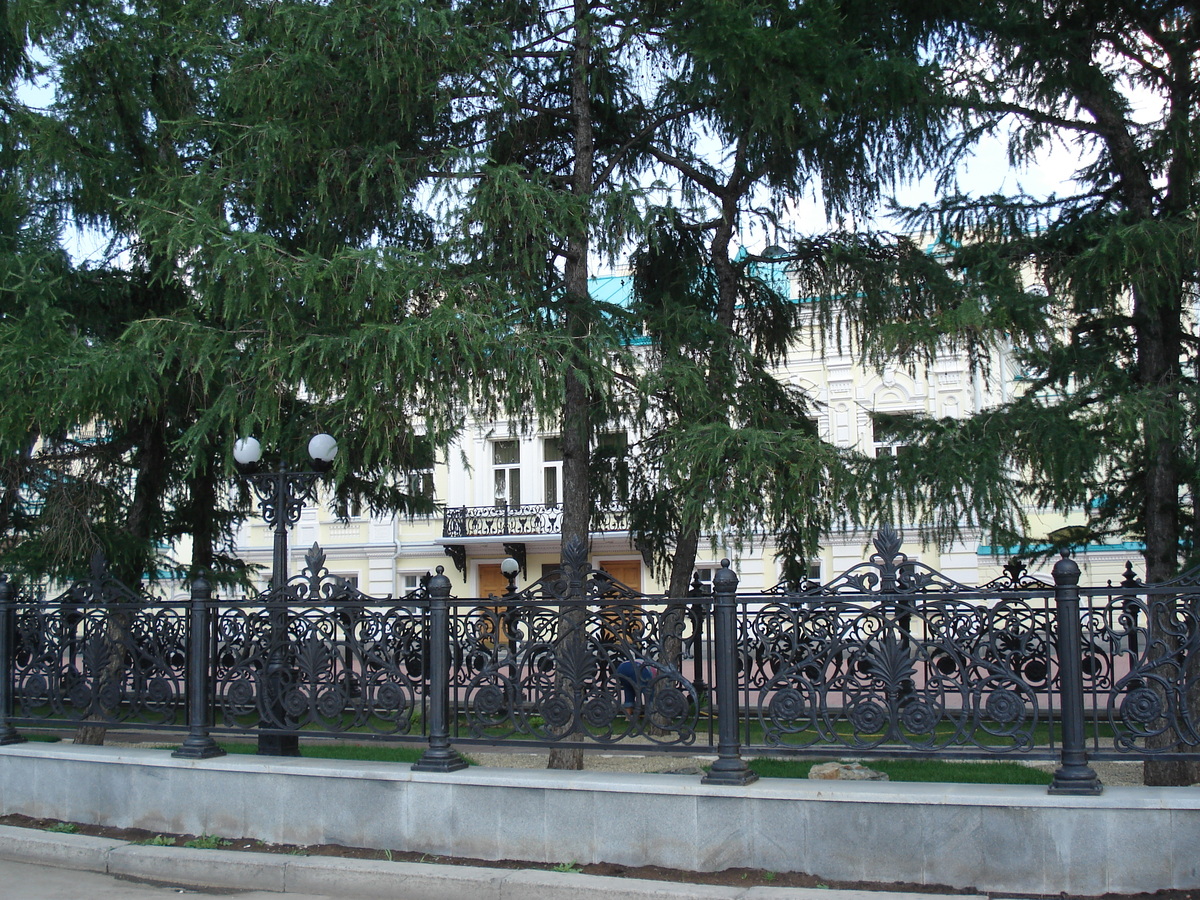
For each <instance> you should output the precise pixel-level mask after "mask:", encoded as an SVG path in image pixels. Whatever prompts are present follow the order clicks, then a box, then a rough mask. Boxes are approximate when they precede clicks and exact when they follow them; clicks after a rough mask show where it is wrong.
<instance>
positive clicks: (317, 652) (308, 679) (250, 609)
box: [213, 544, 429, 737]
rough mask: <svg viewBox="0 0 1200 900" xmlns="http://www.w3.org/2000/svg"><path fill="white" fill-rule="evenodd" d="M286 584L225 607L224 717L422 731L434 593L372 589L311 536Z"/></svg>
mask: <svg viewBox="0 0 1200 900" xmlns="http://www.w3.org/2000/svg"><path fill="white" fill-rule="evenodd" d="M305 562H306V566H305V569H304V571H303V572H302V573H301V574H300V575H297V576H295V577H294V578H292V579H289V581H288V582H287V584H286V585H284V586H283V587H282V588H281V589H280V590H268V591H266V592H264V593H263V594H261V595H259V596H258V597H256V598H255V599H254V600H253V601H251V602H246V603H242V604H238V605H235V606H228V607H226V608H223V609H220V610H219V612H218V614H217V616H216V621H215V625H214V631H215V646H216V651H215V661H214V667H213V675H214V677H213V683H214V685H215V695H216V704H217V711H218V714H219V717H220V718H219V721H218V727H220V728H223V729H227V730H246V731H249V730H253V729H260V728H268V729H274V730H278V731H297V730H305V731H308V732H311V733H325V734H343V733H346V732H361V733H364V734H369V735H375V736H393V737H400V736H407V735H411V734H414V733H419V731H420V728H421V725H422V710H423V708H424V698H425V697H426V695H427V672H428V667H429V656H428V654H429V650H428V644H429V641H428V637H427V635H428V618H427V615H426V612H425V610H426V608H427V606H428V598H427V596H426V592H425V591H424V589H418V590H416V591H411V592H409V593H408V594H406V595H405V596H404V597H402V598H400V599H394V598H391V597H372V596H370V595H367V594H364V593H362V592H361V591H359V590H357V589H355V588H352V587H351V586H350V585H349V584H348V583H347V582H346V581H345V579H343V578H340V577H339V576H337V575H332V574H330V572H329V570H328V569H326V568H325V554H324V552H322V551H321V549H320V547H318V546H317V545H315V544H314V545H313V547H312V549H310V550H309V552H308V554H307V555H306V556H305Z"/></svg>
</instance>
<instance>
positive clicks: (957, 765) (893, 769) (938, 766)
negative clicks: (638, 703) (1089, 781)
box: [748, 757, 1054, 785]
mask: <svg viewBox="0 0 1200 900" xmlns="http://www.w3.org/2000/svg"><path fill="white" fill-rule="evenodd" d="M822 762H829V760H825V759H769V758H766V757H758V758H756V759H752V760H750V761H749V762H748V765H749V766H750V768H751V769H753V770H754V772H756V773H757V774H758V775H759V776H761V777H762V778H807V777H808V770H809V769H811V768H812V767H813V766H815V765H817V764H818V763H822ZM863 765H865V766H867V767H869V768H872V769H874V770H876V771H877V772H885V773H886V774H887V775H888V777H889V778H891V780H892V781H940V782H949V783H951V784H1041V785H1047V784H1049V783H1050V782H1051V781H1052V780H1053V778H1054V776H1053V775H1051V774H1050V773H1049V772H1044V771H1042V770H1041V769H1032V768H1030V767H1029V766H1024V765H1021V764H1020V763H1016V762H1009V761H1001V762H947V761H945V760H940V759H874V760H866V761H864V762H863Z"/></svg>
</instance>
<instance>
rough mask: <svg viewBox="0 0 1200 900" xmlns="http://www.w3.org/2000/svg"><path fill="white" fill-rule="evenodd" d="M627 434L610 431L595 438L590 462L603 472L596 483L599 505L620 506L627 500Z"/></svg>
mask: <svg viewBox="0 0 1200 900" xmlns="http://www.w3.org/2000/svg"><path fill="white" fill-rule="evenodd" d="M628 457H629V435H627V434H626V433H625V432H624V431H611V432H608V433H606V434H601V435H600V436H599V437H598V438H597V439H596V450H595V452H594V453H593V459H592V463H593V466H594V467H595V469H596V471H597V472H602V473H603V478H602V480H601V482H600V484H599V485H598V488H599V493H600V502H601V506H622V505H624V504H625V503H627V502H629V459H628Z"/></svg>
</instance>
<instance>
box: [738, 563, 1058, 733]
mask: <svg viewBox="0 0 1200 900" xmlns="http://www.w3.org/2000/svg"><path fill="white" fill-rule="evenodd" d="M843 584H844V582H843ZM987 603H988V600H987V598H984V597H972V598H970V599H968V598H966V597H963V596H957V595H951V596H940V595H936V594H935V595H929V596H921V597H911V596H909V597H900V598H897V597H894V596H893V597H886V598H882V599H880V600H878V601H877V602H874V603H867V602H857V601H850V600H832V599H825V600H821V601H819V602H809V603H805V604H797V603H778V602H775V603H767V604H765V605H762V606H760V607H758V608H755V607H754V606H753V605H752V604H747V603H745V602H743V606H742V617H743V625H742V627H741V629H740V633H741V634H742V636H743V637H742V641H741V646H740V647H739V653H740V656H741V663H742V679H743V685H744V687H743V690H744V695H745V696H746V697H747V702H748V705H749V708H750V710H751V717H752V720H753V721H754V722H755V723H756V724H757V726H758V728H759V729H761V738H760V739H758V740H754V739H753V735H752V734H751V733H750V731H749V730H748V737H751V740H748V743H753V744H756V745H761V746H765V747H771V748H777V749H791V750H796V749H814V748H826V747H828V748H839V749H844V750H854V751H870V750H875V749H878V748H884V747H898V748H902V749H907V750H915V751H921V752H933V751H937V750H944V749H950V748H964V747H966V748H972V749H974V750H978V751H984V752H987V753H1011V752H1025V751H1029V750H1032V749H1033V748H1034V747H1035V746H1036V744H1037V733H1036V731H1037V725H1038V723H1039V722H1041V721H1045V720H1046V718H1047V714H1048V712H1049V710H1050V709H1051V708H1052V705H1053V704H1052V699H1051V685H1050V681H1051V679H1050V672H1051V665H1052V664H1051V653H1050V645H1051V638H1050V635H1051V634H1052V631H1053V610H1052V609H1051V608H1050V606H1049V604H1047V603H1046V602H1045V600H1044V599H1042V600H1041V602H1038V599H1037V598H1033V597H1024V598H1020V599H1017V598H1009V599H1005V600H1001V601H1000V602H999V603H997V604H996V605H995V606H989V605H987Z"/></svg>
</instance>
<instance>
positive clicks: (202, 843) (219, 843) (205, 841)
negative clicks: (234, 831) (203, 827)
mask: <svg viewBox="0 0 1200 900" xmlns="http://www.w3.org/2000/svg"><path fill="white" fill-rule="evenodd" d="M183 846H185V847H191V848H193V849H195V850H220V849H221V848H223V847H228V846H229V841H227V840H226V839H225V838H221V837H216V836H214V835H211V834H202V835H200V837H198V838H193V839H192V840H190V841H184V842H183Z"/></svg>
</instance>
